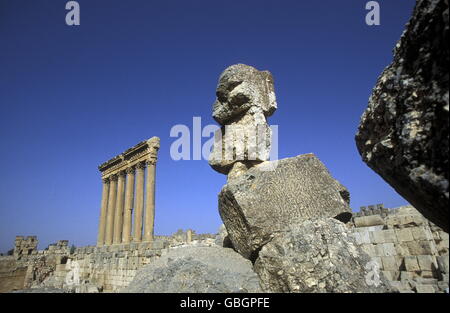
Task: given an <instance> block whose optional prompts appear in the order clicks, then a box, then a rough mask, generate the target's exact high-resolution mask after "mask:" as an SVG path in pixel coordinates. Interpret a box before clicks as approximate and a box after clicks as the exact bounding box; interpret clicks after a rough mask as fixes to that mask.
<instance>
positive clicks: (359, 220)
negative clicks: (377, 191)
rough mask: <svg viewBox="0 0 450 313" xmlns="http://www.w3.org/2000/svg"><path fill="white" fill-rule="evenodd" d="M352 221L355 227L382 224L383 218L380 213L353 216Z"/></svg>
mask: <svg viewBox="0 0 450 313" xmlns="http://www.w3.org/2000/svg"><path fill="white" fill-rule="evenodd" d="M353 223H354V224H355V226H356V227H368V226H376V225H384V221H383V218H382V217H381V216H380V215H370V216H361V217H355V218H354V219H353Z"/></svg>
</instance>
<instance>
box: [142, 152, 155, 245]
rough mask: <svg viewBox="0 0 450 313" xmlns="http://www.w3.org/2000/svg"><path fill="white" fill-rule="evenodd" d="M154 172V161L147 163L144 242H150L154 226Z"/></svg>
mask: <svg viewBox="0 0 450 313" xmlns="http://www.w3.org/2000/svg"><path fill="white" fill-rule="evenodd" d="M155 171H156V161H155V160H150V161H148V162H147V182H146V203H145V227H144V231H145V233H144V240H145V241H152V240H153V233H154V225H155Z"/></svg>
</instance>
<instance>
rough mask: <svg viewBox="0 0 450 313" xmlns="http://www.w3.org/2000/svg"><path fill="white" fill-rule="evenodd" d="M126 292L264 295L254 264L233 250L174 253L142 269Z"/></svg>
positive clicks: (189, 249) (179, 250)
mask: <svg viewBox="0 0 450 313" xmlns="http://www.w3.org/2000/svg"><path fill="white" fill-rule="evenodd" d="M122 292H131V293H155V292H156V293H157V292H172V293H180V292H187V293H192V292H194V293H204V292H208V293H209V292H261V288H260V286H259V279H258V276H257V275H256V273H255V272H254V271H253V269H252V263H251V262H250V261H249V260H246V259H244V258H243V257H242V256H240V255H239V254H238V253H236V252H235V251H233V250H232V249H225V248H220V247H217V246H212V247H181V248H174V249H170V250H169V251H168V252H167V253H166V254H165V255H162V256H161V257H160V258H159V259H156V260H155V261H154V262H152V263H150V264H148V265H146V266H144V267H143V268H141V269H140V270H139V271H138V273H137V274H136V276H135V278H134V279H133V281H132V282H131V283H130V285H129V286H128V287H127V288H125V289H124V290H122Z"/></svg>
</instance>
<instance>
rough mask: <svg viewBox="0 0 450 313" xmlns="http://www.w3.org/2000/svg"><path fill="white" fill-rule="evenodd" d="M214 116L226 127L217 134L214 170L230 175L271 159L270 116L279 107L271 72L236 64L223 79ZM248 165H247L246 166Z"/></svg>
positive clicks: (212, 155) (214, 147)
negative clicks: (268, 121)
mask: <svg viewBox="0 0 450 313" xmlns="http://www.w3.org/2000/svg"><path fill="white" fill-rule="evenodd" d="M216 94H217V100H216V102H215V103H214V105H213V117H214V119H215V120H216V121H217V122H218V123H219V124H221V125H222V126H223V127H222V128H221V129H220V130H218V131H217V132H216V133H215V140H214V146H213V149H212V152H211V155H210V157H209V164H210V165H211V167H212V168H213V169H214V170H216V171H218V172H219V173H222V174H228V173H229V172H230V171H231V170H232V168H233V166H234V165H235V164H236V163H238V164H239V163H242V164H240V165H239V171H234V174H235V175H236V174H238V173H239V174H240V173H241V172H242V169H246V168H249V167H251V166H253V165H255V164H258V163H261V162H263V161H267V160H268V159H269V154H270V148H271V137H272V132H271V129H270V127H269V125H268V124H267V119H266V118H267V117H268V116H270V115H272V114H273V112H274V111H275V110H276V108H277V103H276V99H275V92H274V87H273V78H272V75H271V74H270V73H269V72H268V71H258V70H257V69H255V68H253V67H251V66H248V65H244V64H236V65H232V66H230V67H228V68H227V69H226V70H225V71H224V72H223V73H222V75H221V76H220V79H219V84H218V86H217V91H216ZM243 165H244V166H243Z"/></svg>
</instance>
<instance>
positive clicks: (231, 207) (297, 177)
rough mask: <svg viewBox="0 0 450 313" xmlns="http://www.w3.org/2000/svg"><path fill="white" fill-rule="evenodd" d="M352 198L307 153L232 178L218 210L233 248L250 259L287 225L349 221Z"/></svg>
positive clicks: (317, 160) (223, 191) (224, 191)
mask: <svg viewBox="0 0 450 313" xmlns="http://www.w3.org/2000/svg"><path fill="white" fill-rule="evenodd" d="M275 165H276V166H275ZM348 203H349V193H348V191H347V190H346V189H345V188H344V187H343V186H342V185H341V184H340V183H339V182H338V181H336V180H335V179H333V178H332V177H331V175H330V173H329V172H328V170H327V168H326V167H325V166H324V165H323V163H322V162H320V160H319V159H318V158H317V157H316V156H314V155H313V154H305V155H300V156H297V157H293V158H287V159H283V160H279V161H271V162H264V163H262V164H259V165H257V166H255V167H252V168H250V169H248V170H247V171H246V172H245V173H244V174H242V175H240V176H238V177H236V178H235V179H232V180H229V182H228V184H227V185H225V186H224V187H223V189H222V191H221V192H220V194H219V213H220V216H221V218H222V220H223V222H224V224H225V226H226V229H227V231H228V235H229V237H230V240H231V242H232V243H233V247H234V248H235V249H236V250H237V251H238V252H239V253H241V254H242V255H243V256H244V257H246V258H252V255H253V254H254V253H255V252H256V251H258V249H260V248H261V247H262V246H263V245H264V244H266V243H267V242H269V241H270V240H271V238H272V237H271V236H272V235H273V234H274V233H276V232H279V231H280V230H281V229H282V228H284V227H285V226H286V225H288V224H293V223H294V224H295V223H301V222H302V221H304V220H306V219H309V218H319V217H337V218H338V219H340V220H347V221H348V220H349V219H350V217H351V209H350V208H349V206H348Z"/></svg>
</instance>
